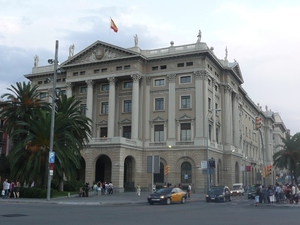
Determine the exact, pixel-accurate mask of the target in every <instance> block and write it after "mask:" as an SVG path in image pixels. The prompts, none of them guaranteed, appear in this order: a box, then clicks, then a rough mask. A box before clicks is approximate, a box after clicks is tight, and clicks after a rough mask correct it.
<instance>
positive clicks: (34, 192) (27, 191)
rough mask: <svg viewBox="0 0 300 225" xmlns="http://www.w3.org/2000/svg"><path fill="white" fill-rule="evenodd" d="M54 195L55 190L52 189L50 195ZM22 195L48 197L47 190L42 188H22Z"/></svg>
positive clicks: (25, 196) (23, 196)
mask: <svg viewBox="0 0 300 225" xmlns="http://www.w3.org/2000/svg"><path fill="white" fill-rule="evenodd" d="M52 195H53V190H52V189H51V191H50V196H52ZM20 197H22V198H47V190H46V189H41V188H36V187H33V188H21V189H20Z"/></svg>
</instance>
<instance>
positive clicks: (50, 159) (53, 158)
mask: <svg viewBox="0 0 300 225" xmlns="http://www.w3.org/2000/svg"><path fill="white" fill-rule="evenodd" d="M49 163H55V152H49Z"/></svg>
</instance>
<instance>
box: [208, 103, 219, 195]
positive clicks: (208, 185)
mask: <svg viewBox="0 0 300 225" xmlns="http://www.w3.org/2000/svg"><path fill="white" fill-rule="evenodd" d="M214 111H216V112H218V111H221V109H220V108H217V109H212V112H214ZM208 114H209V112H208V113H207V114H206V123H207V127H206V160H207V162H206V167H207V193H208V192H209V190H210V165H209V154H208V138H209V136H208V129H209V121H208Z"/></svg>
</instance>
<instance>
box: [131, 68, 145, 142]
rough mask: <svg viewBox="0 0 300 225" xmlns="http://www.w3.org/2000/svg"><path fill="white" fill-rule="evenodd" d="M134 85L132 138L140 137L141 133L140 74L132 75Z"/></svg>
mask: <svg viewBox="0 0 300 225" xmlns="http://www.w3.org/2000/svg"><path fill="white" fill-rule="evenodd" d="M131 78H132V80H133V85H132V109H131V110H132V111H131V139H138V138H139V137H138V134H139V108H140V106H139V94H140V79H141V78H142V76H141V75H140V74H133V75H131Z"/></svg>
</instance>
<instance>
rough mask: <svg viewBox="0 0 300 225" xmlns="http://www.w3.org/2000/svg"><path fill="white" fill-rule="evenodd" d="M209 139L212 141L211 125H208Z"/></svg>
mask: <svg viewBox="0 0 300 225" xmlns="http://www.w3.org/2000/svg"><path fill="white" fill-rule="evenodd" d="M208 138H209V140H210V141H211V124H209V125H208Z"/></svg>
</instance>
